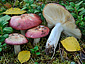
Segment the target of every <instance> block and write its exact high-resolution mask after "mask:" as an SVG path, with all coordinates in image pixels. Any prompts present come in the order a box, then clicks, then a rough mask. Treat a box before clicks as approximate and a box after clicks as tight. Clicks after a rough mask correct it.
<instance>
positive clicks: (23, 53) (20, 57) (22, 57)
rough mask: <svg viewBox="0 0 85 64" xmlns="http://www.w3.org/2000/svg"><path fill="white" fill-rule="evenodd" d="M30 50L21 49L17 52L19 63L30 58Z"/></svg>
mask: <svg viewBox="0 0 85 64" xmlns="http://www.w3.org/2000/svg"><path fill="white" fill-rule="evenodd" d="M30 55H31V54H30V51H21V52H19V54H18V60H19V61H20V62H21V63H24V62H27V61H28V60H29V59H30Z"/></svg>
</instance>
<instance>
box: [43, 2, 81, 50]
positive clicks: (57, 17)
mask: <svg viewBox="0 0 85 64" xmlns="http://www.w3.org/2000/svg"><path fill="white" fill-rule="evenodd" d="M43 16H44V17H45V19H46V21H47V22H48V26H49V27H52V26H54V28H53V29H52V31H51V34H50V36H49V38H48V40H47V43H46V49H47V50H48V49H49V48H50V47H54V51H55V48H56V47H57V44H58V41H59V38H60V35H61V32H62V31H63V33H64V34H66V35H68V36H74V37H76V38H81V31H80V30H79V29H78V28H77V26H76V24H75V20H74V18H73V16H72V15H71V14H70V13H69V12H68V11H67V10H66V9H65V8H64V7H63V6H61V5H59V4H55V3H49V4H47V5H46V6H45V7H44V9H43Z"/></svg>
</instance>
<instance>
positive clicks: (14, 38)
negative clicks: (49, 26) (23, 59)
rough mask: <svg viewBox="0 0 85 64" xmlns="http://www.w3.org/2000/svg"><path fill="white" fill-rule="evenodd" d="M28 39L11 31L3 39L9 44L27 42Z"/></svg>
mask: <svg viewBox="0 0 85 64" xmlns="http://www.w3.org/2000/svg"><path fill="white" fill-rule="evenodd" d="M27 42H28V40H27V39H26V38H25V36H23V35H22V34H18V33H13V34H10V35H9V37H8V38H6V39H5V43H7V44H10V45H20V44H25V43H27Z"/></svg>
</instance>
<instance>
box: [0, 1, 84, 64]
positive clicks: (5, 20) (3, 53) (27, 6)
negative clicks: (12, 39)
mask: <svg viewBox="0 0 85 64" xmlns="http://www.w3.org/2000/svg"><path fill="white" fill-rule="evenodd" d="M52 2H53V3H58V4H60V5H62V6H64V7H65V8H66V9H67V10H68V11H69V12H70V13H71V14H72V15H73V17H74V18H75V21H76V22H75V23H76V25H77V26H78V28H79V29H80V30H81V33H82V38H81V39H80V40H78V41H79V43H80V47H81V51H78V52H67V51H66V50H65V49H64V48H63V46H62V45H61V44H60V45H61V46H60V49H59V48H57V49H56V54H55V56H54V58H53V59H51V56H52V54H49V55H46V53H45V45H46V41H47V38H48V36H47V37H43V38H41V41H40V42H39V43H38V44H36V45H35V46H33V44H32V42H33V39H29V42H28V43H27V44H24V45H21V50H28V51H31V58H30V60H29V61H27V62H26V63H23V64H47V63H48V64H76V63H83V64H84V63H85V61H84V60H85V59H84V60H83V59H82V58H83V57H80V56H81V55H80V54H81V53H85V50H84V49H85V7H84V6H85V3H84V0H77V1H76V0H74V1H72V0H68V1H67V0H59V1H58V0H16V1H15V0H0V64H14V63H15V64H20V62H19V60H18V59H17V56H16V55H15V54H14V53H13V52H12V51H13V46H10V45H7V44H6V43H5V42H4V41H5V39H6V38H7V37H8V34H10V33H12V32H18V33H20V31H18V30H14V29H13V28H12V27H10V26H9V21H10V18H11V17H12V16H14V15H5V14H1V13H3V12H4V11H6V10H7V9H9V8H10V7H16V8H21V10H26V11H27V12H26V13H35V14H38V15H39V16H40V17H41V19H42V24H43V25H46V26H47V22H46V20H45V19H44V17H43V15H42V10H43V8H44V6H45V5H46V4H47V3H52ZM6 3H8V4H9V5H10V7H9V6H8V5H5V4H6ZM17 16H18V14H17ZM64 38H66V36H64V35H62V37H61V40H62V39H64ZM60 50H61V51H62V57H63V59H62V58H61V54H60ZM84 57H85V55H84ZM63 60H64V61H63Z"/></svg>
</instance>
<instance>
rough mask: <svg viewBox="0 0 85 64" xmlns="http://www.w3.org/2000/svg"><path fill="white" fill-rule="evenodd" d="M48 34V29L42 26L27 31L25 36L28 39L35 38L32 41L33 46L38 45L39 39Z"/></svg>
mask: <svg viewBox="0 0 85 64" xmlns="http://www.w3.org/2000/svg"><path fill="white" fill-rule="evenodd" d="M48 33H49V28H48V27H46V26H43V25H39V26H37V27H35V28H32V29H29V30H28V31H27V32H26V34H25V36H26V37H28V38H35V39H34V42H33V43H34V44H35V43H38V42H39V41H40V37H44V36H46V35H48Z"/></svg>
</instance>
